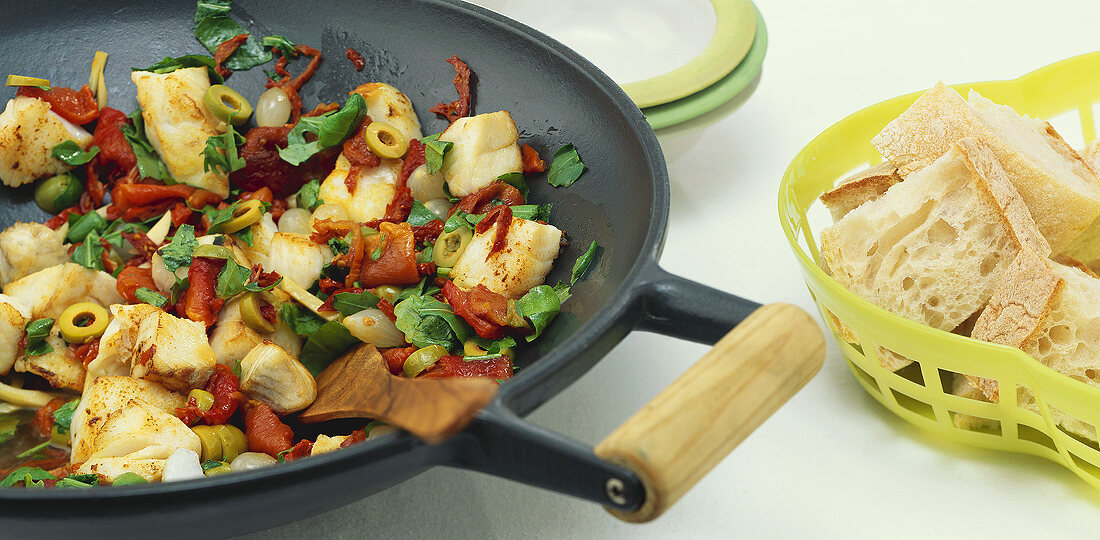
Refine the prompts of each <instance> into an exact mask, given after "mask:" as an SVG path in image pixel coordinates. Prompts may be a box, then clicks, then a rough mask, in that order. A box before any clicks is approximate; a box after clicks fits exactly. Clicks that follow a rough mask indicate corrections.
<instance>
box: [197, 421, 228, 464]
mask: <svg viewBox="0 0 1100 540" xmlns="http://www.w3.org/2000/svg"><path fill="white" fill-rule="evenodd" d="M191 431H194V432H195V435H198V436H199V444H201V445H202V452H200V457H201V458H202V460H203V461H210V460H217V459H221V457H222V439H221V437H218V435H217V433H214V426H194V427H192V428H191Z"/></svg>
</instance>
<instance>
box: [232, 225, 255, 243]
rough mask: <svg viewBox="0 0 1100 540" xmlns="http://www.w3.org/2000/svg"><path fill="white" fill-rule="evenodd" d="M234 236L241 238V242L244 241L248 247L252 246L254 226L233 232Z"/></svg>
mask: <svg viewBox="0 0 1100 540" xmlns="http://www.w3.org/2000/svg"><path fill="white" fill-rule="evenodd" d="M233 236H235V237H237V239H238V240H240V241H241V242H244V245H246V246H248V247H252V243H253V239H252V227H245V228H243V229H241V230H239V231H237V232H235V233H233Z"/></svg>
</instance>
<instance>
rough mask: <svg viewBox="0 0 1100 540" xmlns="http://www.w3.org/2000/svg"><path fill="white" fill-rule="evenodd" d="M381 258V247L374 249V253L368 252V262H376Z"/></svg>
mask: <svg viewBox="0 0 1100 540" xmlns="http://www.w3.org/2000/svg"><path fill="white" fill-rule="evenodd" d="M381 258H382V246H381V245H379V246H378V247H376V248H374V251H372V252H370V260H372V261H377V260H378V259H381Z"/></svg>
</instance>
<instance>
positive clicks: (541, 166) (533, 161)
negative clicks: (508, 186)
mask: <svg viewBox="0 0 1100 540" xmlns="http://www.w3.org/2000/svg"><path fill="white" fill-rule="evenodd" d="M521 151H522V153H523V174H534V173H540V172H542V171H545V170H546V162H545V161H543V160H542V158H540V157H539V153H538V152H537V151H535V149H534V148H531V145H529V144H524V145H523V148H522V149H521Z"/></svg>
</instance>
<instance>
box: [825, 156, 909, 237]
mask: <svg viewBox="0 0 1100 540" xmlns="http://www.w3.org/2000/svg"><path fill="white" fill-rule="evenodd" d="M898 182H901V175H900V174H898V168H897V166H895V165H894V164H893V163H890V162H889V161H886V162H883V163H879V164H878V165H875V166H873V167H868V168H866V169H864V170H862V171H860V172H858V173H856V174H853V175H852V176H849V177H848V178H845V179H843V180H841V181H840V182H839V183H837V185H836V187H834V188H833V189H831V190H829V191H826V192H825V193H824V194H822V195H821V197H820V199H821V202H822V203H823V204H824V205H825V207H826V208H828V209H829V212H832V214H833V222H837V221H840V218H842V217H844V215H845V214H847V213H848V212H851V211H852V210H854V209H855V208H857V207H859V206H860V205H862V204H863V203H865V202H867V201H873V200H875V199H877V198H879V197H881V196H882V194H883V193H886V190H888V189H890V186H893V185H894V184H896V183H898Z"/></svg>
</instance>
